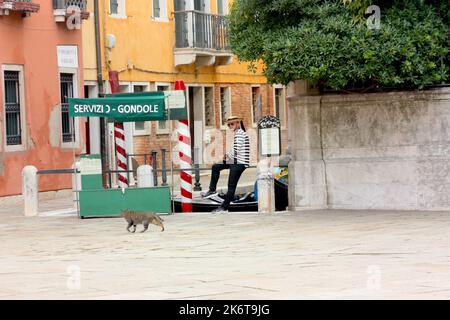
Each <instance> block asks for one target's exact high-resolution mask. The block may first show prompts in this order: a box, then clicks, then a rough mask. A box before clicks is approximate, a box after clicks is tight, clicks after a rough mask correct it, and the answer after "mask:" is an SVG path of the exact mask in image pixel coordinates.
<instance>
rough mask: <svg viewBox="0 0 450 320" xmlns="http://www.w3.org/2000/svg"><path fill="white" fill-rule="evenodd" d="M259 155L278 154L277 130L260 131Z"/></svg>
mask: <svg viewBox="0 0 450 320" xmlns="http://www.w3.org/2000/svg"><path fill="white" fill-rule="evenodd" d="M259 132H260V139H261V155H263V156H267V155H279V154H280V130H279V129H278V128H266V129H260V131H259Z"/></svg>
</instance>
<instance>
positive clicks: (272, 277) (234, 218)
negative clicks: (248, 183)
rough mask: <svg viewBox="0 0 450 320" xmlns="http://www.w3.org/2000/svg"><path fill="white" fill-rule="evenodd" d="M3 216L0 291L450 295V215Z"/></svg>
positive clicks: (38, 294)
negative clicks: (134, 224)
mask: <svg viewBox="0 0 450 320" xmlns="http://www.w3.org/2000/svg"><path fill="white" fill-rule="evenodd" d="M0 217H1V221H0V243H1V246H0V265H1V267H0V299H24V298H28V299H54V298H55V299H56V298H58V299H354V298H356V299H373V298H375V299H398V298H400V299H449V298H450V281H449V279H450V268H449V263H450V221H449V220H450V215H449V213H447V212H434V213H424V212H398V211H397V212H393V211H391V212H377V211H311V212H296V213H288V212H285V213H279V214H274V215H258V214H233V213H231V214H228V215H212V214H192V215H183V214H177V215H173V216H166V217H165V218H164V219H165V226H166V231H165V232H160V231H159V229H158V228H157V227H155V226H151V227H150V231H149V232H147V233H144V234H140V233H137V234H129V233H128V232H127V231H126V230H125V227H126V223H125V221H123V220H122V219H118V218H116V219H114V218H110V219H84V220H80V219H78V218H77V217H74V216H65V217H64V216H53V217H36V218H25V217H23V216H21V208H18V207H10V208H5V207H2V208H0ZM138 230H140V229H139V228H138Z"/></svg>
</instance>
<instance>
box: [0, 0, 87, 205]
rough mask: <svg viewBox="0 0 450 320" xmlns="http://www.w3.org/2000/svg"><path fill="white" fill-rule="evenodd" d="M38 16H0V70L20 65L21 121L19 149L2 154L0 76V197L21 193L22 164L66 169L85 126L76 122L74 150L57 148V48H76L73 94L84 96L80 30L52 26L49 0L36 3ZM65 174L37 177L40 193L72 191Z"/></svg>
mask: <svg viewBox="0 0 450 320" xmlns="http://www.w3.org/2000/svg"><path fill="white" fill-rule="evenodd" d="M34 2H35V3H38V4H40V6H41V7H40V10H39V12H36V13H32V14H31V16H30V17H26V18H23V17H22V15H21V13H20V12H11V13H10V15H8V16H0V39H1V40H0V68H1V66H5V65H19V66H22V67H23V76H24V82H23V86H24V106H23V107H24V108H23V110H22V111H23V112H24V116H25V119H24V122H23V124H22V125H23V128H24V130H23V148H22V149H21V150H19V151H8V150H6V146H5V145H6V143H5V127H4V125H5V114H4V106H3V99H4V92H3V76H2V75H0V197H1V196H9V195H18V194H21V192H22V185H21V171H22V169H23V167H24V166H26V165H34V166H36V167H37V168H38V169H39V170H42V169H63V168H64V169H66V168H71V166H72V164H73V158H74V157H73V154H74V153H75V154H79V153H80V152H82V148H83V146H84V144H85V143H84V140H85V137H84V124H83V121H82V120H80V127H79V128H80V139H79V141H78V144H77V148H76V149H75V150H73V149H72V148H71V147H63V146H62V144H61V139H62V138H61V112H60V107H59V104H60V84H59V68H58V59H57V46H58V45H76V46H77V47H78V59H79V61H78V65H79V66H80V67H79V68H78V74H77V83H78V93H79V95H81V96H82V95H83V85H82V84H83V72H82V71H83V69H82V68H81V66H82V65H83V61H82V34H81V30H76V29H75V30H69V29H68V28H67V27H66V24H65V23H56V22H55V19H54V16H53V5H52V2H51V1H48V0H35V1H34ZM71 186H72V182H71V177H70V175H53V176H49V175H47V176H41V177H40V178H39V189H40V191H50V190H60V189H67V188H71Z"/></svg>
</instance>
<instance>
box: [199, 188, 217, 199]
mask: <svg viewBox="0 0 450 320" xmlns="http://www.w3.org/2000/svg"><path fill="white" fill-rule="evenodd" d="M216 194H217V191H211V190H208V192H206V193H202V194H201V196H202V198H206V199H208V198H209V197H212V196H215V195H216Z"/></svg>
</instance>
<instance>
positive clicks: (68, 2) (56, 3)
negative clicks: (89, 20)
mask: <svg viewBox="0 0 450 320" xmlns="http://www.w3.org/2000/svg"><path fill="white" fill-rule="evenodd" d="M86 3H87V0H53V9H64V10H65V9H67V8H69V7H71V6H75V7H78V8H80V10H81V11H86V5H87V4H86Z"/></svg>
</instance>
